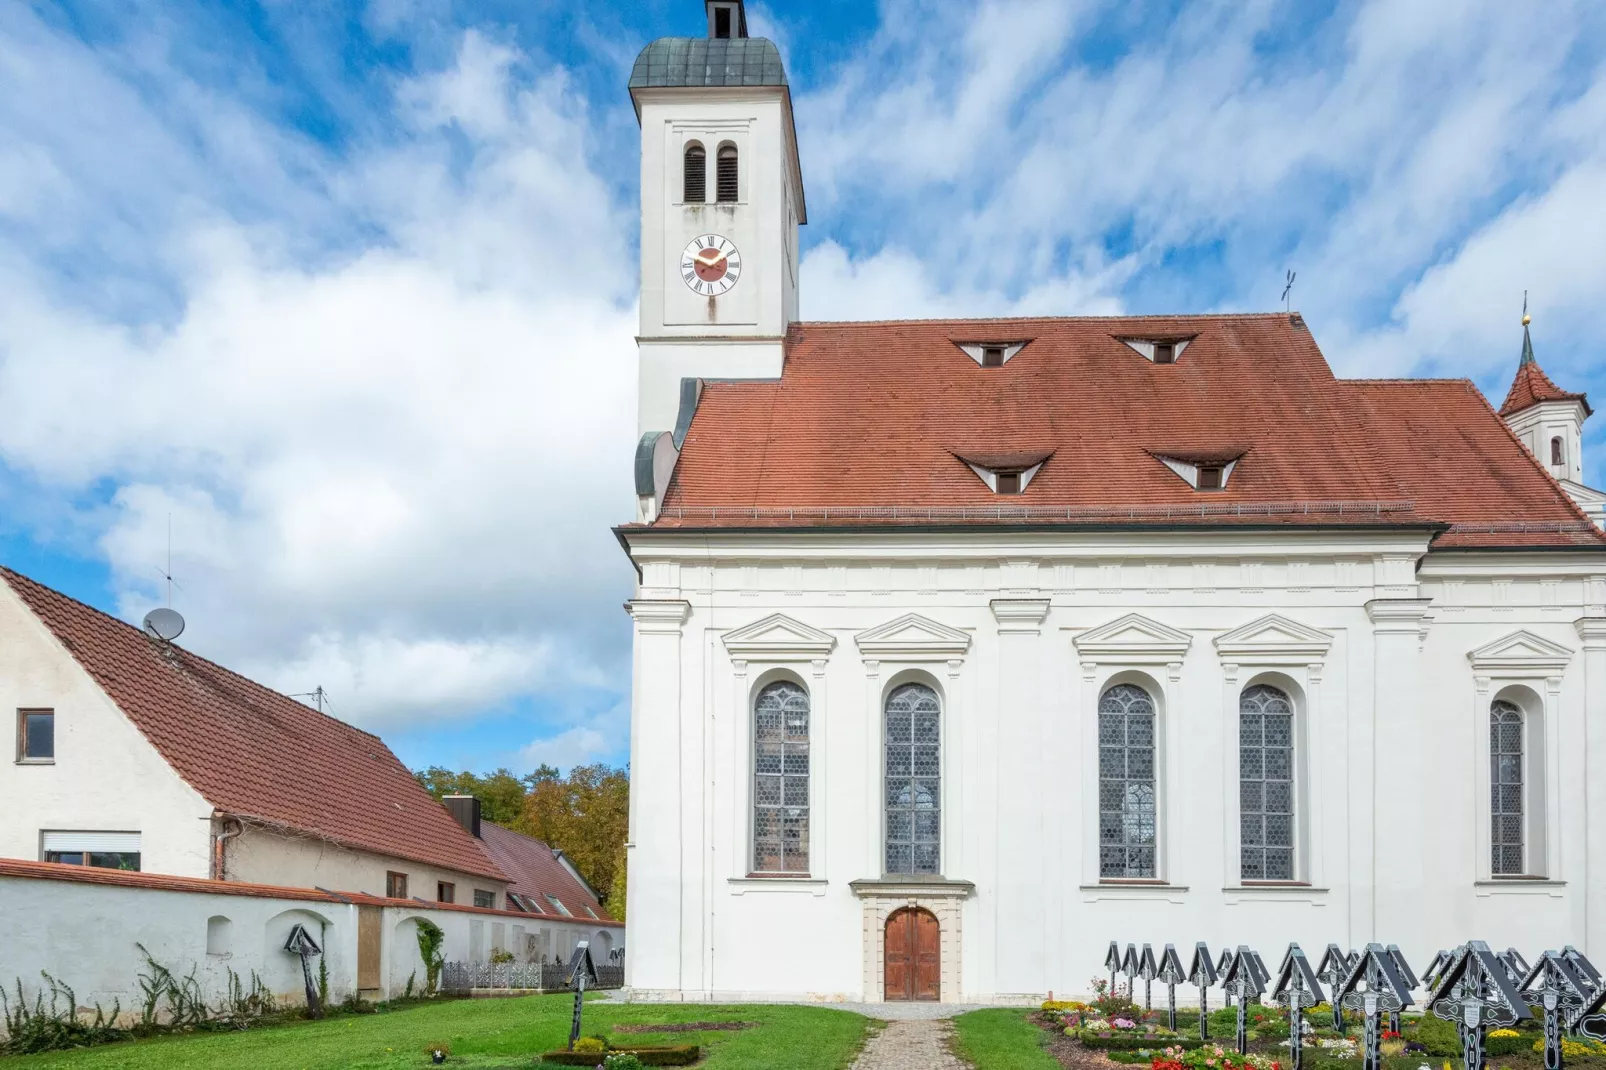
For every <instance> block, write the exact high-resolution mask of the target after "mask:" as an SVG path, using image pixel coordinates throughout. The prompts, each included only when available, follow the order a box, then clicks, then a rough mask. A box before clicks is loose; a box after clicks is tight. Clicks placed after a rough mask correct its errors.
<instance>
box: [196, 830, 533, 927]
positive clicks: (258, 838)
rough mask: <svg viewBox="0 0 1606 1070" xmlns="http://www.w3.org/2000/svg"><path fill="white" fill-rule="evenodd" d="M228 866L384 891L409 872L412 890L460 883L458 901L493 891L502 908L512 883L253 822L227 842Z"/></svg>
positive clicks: (276, 880)
mask: <svg viewBox="0 0 1606 1070" xmlns="http://www.w3.org/2000/svg"><path fill="white" fill-rule="evenodd" d="M224 850H225V858H224V868H225V870H226V874H227V877H228V879H229V880H233V881H246V882H251V883H256V884H279V885H287V886H289V887H292V888H329V889H333V890H335V891H340V892H362V893H364V894H366V895H379V896H382V895H384V894H385V875H386V873H388V872H392V871H394V872H397V873H405V874H407V894H408V896H409V897H416V898H419V899H425V900H431V901H432V900H434V898H435V892H436V888H435V885H436V882H438V881H450V882H452V883H453V884H455V885H457V899H456V902H458V903H460V904H462V905H463V906H473V905H474V892H475V890H476V889H478V890H480V891H486V892H491V893H493V894H495V896H496V905H497V907H498V908H504V907H506V906H507V895H506V892H507V884H506V883H505V882H503V881H497V880H492V879H491V878H490V877H477V876H472V875H470V874H467V873H458V872H454V871H452V870H447V869H439V868H437V867H434V866H429V865H426V864H424V863H422V862H412V861H409V860H407V859H403V858H387V857H385V856H384V855H376V854H370V853H368V852H366V851H357V850H352V849H351V848H348V847H342V846H341V845H339V844H335V843H330V842H328V841H327V840H320V839H316V838H313V837H311V836H306V837H301V836H287V835H282V834H280V833H278V832H274V831H269V830H267V829H262V828H256V827H248V828H247V829H246V830H245V832H244V833H243V834H242V835H240V836H237V837H233V838H231V839H229V840H227V841H226V845H225V848H224Z"/></svg>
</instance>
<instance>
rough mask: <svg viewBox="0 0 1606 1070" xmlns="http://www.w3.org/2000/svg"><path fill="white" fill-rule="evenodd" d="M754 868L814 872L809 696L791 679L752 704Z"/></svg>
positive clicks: (765, 692) (772, 870) (767, 870)
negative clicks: (810, 823) (811, 829)
mask: <svg viewBox="0 0 1606 1070" xmlns="http://www.w3.org/2000/svg"><path fill="white" fill-rule="evenodd" d="M753 869H754V870H755V871H756V872H759V873H807V872H808V871H809V696H808V692H806V691H804V690H803V689H802V688H801V687H799V686H798V685H797V684H794V683H791V682H790V681H784V680H783V681H781V682H779V683H774V684H770V685H769V686H768V687H766V688H765V689H764V690H762V691H760V692H759V693H758V701H756V702H755V703H754V704H753Z"/></svg>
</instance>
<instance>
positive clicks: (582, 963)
mask: <svg viewBox="0 0 1606 1070" xmlns="http://www.w3.org/2000/svg"><path fill="white" fill-rule="evenodd" d="M568 980H569V984H571V985H573V986H574V1017H573V1018H571V1019H570V1020H569V1050H570V1051H573V1050H574V1042H575V1041H577V1040H579V1039H580V1009H581V1008H582V1007H583V1006H585V999H586V982H587V981H591V982H592V983H593V984H594V983H596V980H597V967H596V964H595V963H594V962H592V961H591V946H590V943H589V942H588V941H586V940H581V941H580V942H579V943H578V944H576V945H574V957H573V958H571V959H570V960H569V977H568Z"/></svg>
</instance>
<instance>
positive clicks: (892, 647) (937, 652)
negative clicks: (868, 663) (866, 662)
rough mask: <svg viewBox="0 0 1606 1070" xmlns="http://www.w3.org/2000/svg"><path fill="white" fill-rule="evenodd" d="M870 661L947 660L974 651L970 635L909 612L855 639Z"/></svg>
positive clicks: (861, 633)
mask: <svg viewBox="0 0 1606 1070" xmlns="http://www.w3.org/2000/svg"><path fill="white" fill-rule="evenodd" d="M853 642H854V644H855V645H856V646H857V647H858V648H859V653H860V654H861V655H863V656H864V657H865V658H866V659H887V660H891V661H897V660H900V659H901V660H906V661H907V660H918V661H947V660H949V659H951V658H957V657H960V656H961V655H963V654H964V653H965V652H966V651H967V650H969V649H970V635H969V634H968V633H966V632H962V631H960V630H959V629H957V628H950V627H948V626H947V625H946V624H939V623H937V622H936V621H934V620H931V619H929V618H927V617H922V616H921V615H920V614H918V613H906V614H904V615H903V616H901V617H899V618H898V619H897V620H892V621H888V622H887V623H885V624H880V625H877V626H876V627H874V628H870V629H868V630H866V631H862V632H860V633H859V634H858V635H856V636H854V637H853Z"/></svg>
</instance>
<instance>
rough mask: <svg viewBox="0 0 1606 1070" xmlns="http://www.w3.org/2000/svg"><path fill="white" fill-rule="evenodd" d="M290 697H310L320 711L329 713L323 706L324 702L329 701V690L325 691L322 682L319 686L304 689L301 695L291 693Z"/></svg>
mask: <svg viewBox="0 0 1606 1070" xmlns="http://www.w3.org/2000/svg"><path fill="white" fill-rule="evenodd" d="M289 697H290V698H310V699H311V700H312V705H314V706H316V707H317V709H318V712H319V713H328V712H329V711H328V710H326V709H324V708H323V707H324V704H325V703H327V702H328V701H329V692H327V691H325V690H324V689H323V685H322V684H319V685H318V686H317V687H315V688H313V689H312V690H311V691H303V692H301V693H300V694H299V695H291V696H289Z"/></svg>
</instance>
